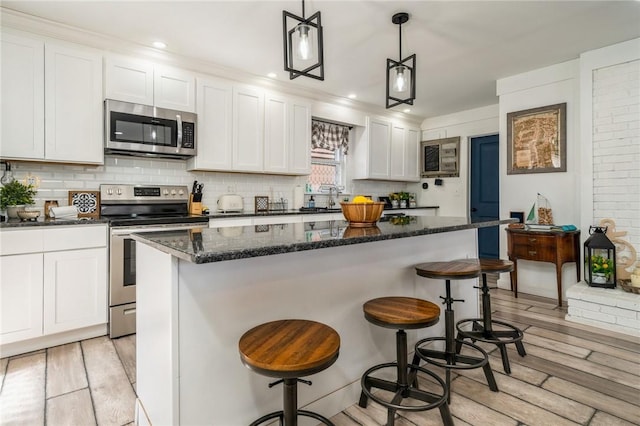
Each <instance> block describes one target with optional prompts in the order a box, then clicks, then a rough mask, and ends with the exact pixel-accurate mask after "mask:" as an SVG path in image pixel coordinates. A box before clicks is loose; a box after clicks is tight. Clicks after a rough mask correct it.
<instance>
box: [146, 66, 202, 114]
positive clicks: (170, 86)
mask: <svg viewBox="0 0 640 426" xmlns="http://www.w3.org/2000/svg"><path fill="white" fill-rule="evenodd" d="M195 84H196V79H195V77H194V75H193V74H191V73H189V72H187V71H184V70H180V69H177V68H170V67H158V66H156V67H155V69H154V70H153V96H154V104H155V105H156V106H158V107H161V108H168V109H175V110H178V111H186V112H195V111H196V97H195V87H196V86H195Z"/></svg>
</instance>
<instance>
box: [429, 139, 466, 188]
mask: <svg viewBox="0 0 640 426" xmlns="http://www.w3.org/2000/svg"><path fill="white" fill-rule="evenodd" d="M459 164H460V136H456V137H452V138H444V139H433V140H428V141H422V142H420V175H421V176H422V177H423V178H426V177H458V176H460V166H459Z"/></svg>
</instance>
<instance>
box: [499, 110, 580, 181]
mask: <svg viewBox="0 0 640 426" xmlns="http://www.w3.org/2000/svg"><path fill="white" fill-rule="evenodd" d="M566 171H567V104H566V103H562V104H555V105H548V106H544V107H540V108H532V109H527V110H523V111H515V112H510V113H508V114H507V174H508V175H513V174H524V173H552V172H566Z"/></svg>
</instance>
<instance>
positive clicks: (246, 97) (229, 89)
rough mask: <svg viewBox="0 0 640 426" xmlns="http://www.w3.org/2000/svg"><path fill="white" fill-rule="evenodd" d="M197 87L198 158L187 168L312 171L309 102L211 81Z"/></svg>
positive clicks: (306, 172) (296, 172) (284, 171)
mask: <svg viewBox="0 0 640 426" xmlns="http://www.w3.org/2000/svg"><path fill="white" fill-rule="evenodd" d="M197 89H198V90H197V94H198V96H197V98H198V102H197V113H198V155H196V156H195V157H194V158H192V159H190V160H189V161H188V163H187V169H188V170H212V171H214V170H215V171H232V172H249V173H265V172H266V173H272V174H287V175H305V174H309V173H310V172H311V106H310V103H309V102H307V101H306V100H303V99H298V98H293V97H289V96H284V95H281V94H279V93H274V92H265V91H264V90H262V89H260V88H258V87H253V86H246V85H235V84H233V83H231V82H230V81H225V80H221V79H215V78H209V77H203V78H198V83H197Z"/></svg>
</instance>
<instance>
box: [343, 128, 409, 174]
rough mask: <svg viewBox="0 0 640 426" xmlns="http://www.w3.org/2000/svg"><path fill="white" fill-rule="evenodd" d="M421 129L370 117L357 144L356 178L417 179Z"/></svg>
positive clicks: (355, 153)
mask: <svg viewBox="0 0 640 426" xmlns="http://www.w3.org/2000/svg"><path fill="white" fill-rule="evenodd" d="M419 137H420V131H419V129H417V128H411V127H408V126H406V125H405V124H404V123H400V122H394V121H392V120H388V119H384V118H379V117H368V118H367V128H366V131H365V134H364V135H363V137H362V138H360V140H358V141H357V143H356V144H355V149H354V156H355V157H356V158H355V161H356V164H358V165H359V167H358V168H357V172H356V179H375V180H389V181H399V182H417V181H419V180H420V176H419V174H418V148H419Z"/></svg>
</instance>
